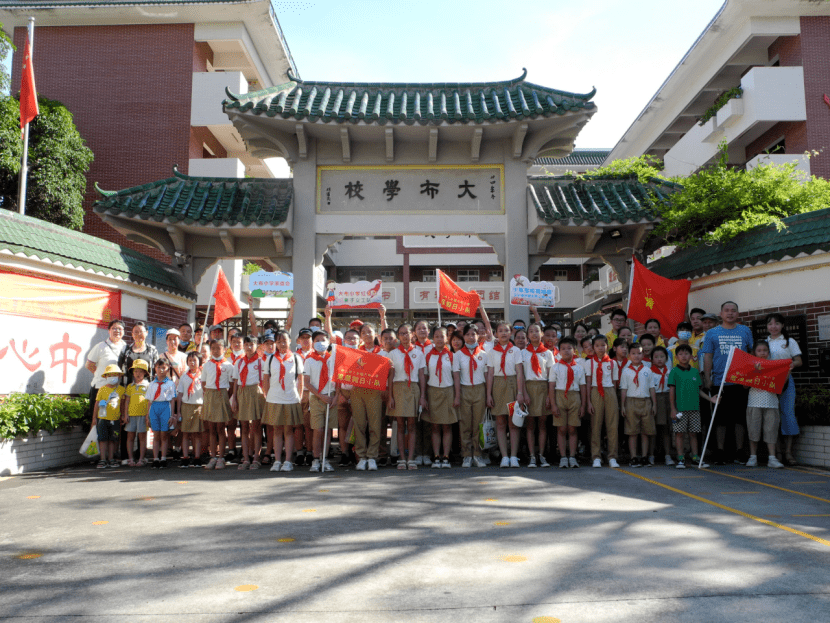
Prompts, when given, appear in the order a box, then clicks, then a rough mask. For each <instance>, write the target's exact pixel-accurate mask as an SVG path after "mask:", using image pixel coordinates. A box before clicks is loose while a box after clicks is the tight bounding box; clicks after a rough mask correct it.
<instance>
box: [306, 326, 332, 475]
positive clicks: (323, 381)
mask: <svg viewBox="0 0 830 623" xmlns="http://www.w3.org/2000/svg"><path fill="white" fill-rule="evenodd" d="M311 339H312V340H313V342H312V353H311V354H310V355H308V357H306V359H305V364H304V367H303V375H304V376H305V377H306V378H305V379H304V381H305V385H306V386H307V387H308V392H309V399H308V404H309V409H310V410H311V428H312V430H313V431H314V433H313V440H312V452H313V454H314V460H313V461H312V463H311V467H310V468H309V470H308V471H310V472H319V471H321V470H322V471H323V472H333V471H334V468H333V467H332V466H331V463H329V461H328V458H326V451H327V449H328V446H329V444H331V431H332V429H333V428H334V424H335V420H334V419H331V418H330V417H329V413H330V411H331V405H336V404H337V402H338V400H339V399H340V386H339V385H335V383H334V381H333V379H334V362H335V359H336V357H337V355H336V350H335V349H336V348H337V347H336V346H331V347H330V348H329V334H328V333H327V332H325V331H323V330H322V329H318V330H316V331H315V332H314V335H313V336H312V338H311ZM332 353H334V355H332ZM324 407H325V408H324ZM324 414H325V415H324Z"/></svg>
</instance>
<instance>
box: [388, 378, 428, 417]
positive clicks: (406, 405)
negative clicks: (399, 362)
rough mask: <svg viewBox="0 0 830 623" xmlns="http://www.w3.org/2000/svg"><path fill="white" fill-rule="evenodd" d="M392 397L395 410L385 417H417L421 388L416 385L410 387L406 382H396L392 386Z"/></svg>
mask: <svg viewBox="0 0 830 623" xmlns="http://www.w3.org/2000/svg"><path fill="white" fill-rule="evenodd" d="M392 397H393V398H394V399H395V408H394V409H393V410H392V411H390V412H389V413H388V414H387V415H390V416H393V417H415V416H416V415H418V402H419V399H420V397H421V386H420V385H418V383H412V384H411V385H410V384H409V383H407V382H406V381H396V382H395V383H393V384H392Z"/></svg>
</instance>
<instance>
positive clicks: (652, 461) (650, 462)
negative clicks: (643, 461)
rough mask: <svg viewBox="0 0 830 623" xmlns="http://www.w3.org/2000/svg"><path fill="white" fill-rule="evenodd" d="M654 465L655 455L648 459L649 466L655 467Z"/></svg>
mask: <svg viewBox="0 0 830 623" xmlns="http://www.w3.org/2000/svg"><path fill="white" fill-rule="evenodd" d="M654 463H655V461H654V455H653V454H652V455H651V456H649V457H648V464H649V465H654Z"/></svg>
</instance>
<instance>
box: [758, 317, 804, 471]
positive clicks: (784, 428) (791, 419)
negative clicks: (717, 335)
mask: <svg viewBox="0 0 830 623" xmlns="http://www.w3.org/2000/svg"><path fill="white" fill-rule="evenodd" d="M766 323H767V331H768V332H769V337H768V338H767V343H768V344H769V358H770V359H792V361H793V362H792V363H791V364H790V372H792V371H793V370H794V369H795V368H800V367H801V364H802V361H801V348H799V346H798V342H796V341H795V340H794V339H792V338H791V337H790V336H789V335H788V334H787V330H786V329H785V328H784V316H782V315H781V314H775V313H774V314H769V315H768V316H767V318H766ZM778 410H779V412H780V413H781V434H782V435H783V436H784V464H785V465H797V462H796V460H795V458H794V457H793V439H795V436H796V435H798V434H799V433H800V432H801V430H800V429H799V428H798V421H797V420H796V419H795V382H794V381H793V376H792V374H790V376H789V377H788V378H787V386H786V388H785V389H784V391H783V392H781V395H780V396H779V398H778Z"/></svg>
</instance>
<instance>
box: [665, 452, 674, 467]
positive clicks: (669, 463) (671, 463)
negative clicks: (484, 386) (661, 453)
mask: <svg viewBox="0 0 830 623" xmlns="http://www.w3.org/2000/svg"><path fill="white" fill-rule="evenodd" d="M666 465H668V466H669V467H671V466H672V465H674V461H673V460H672V458H671V454H667V455H666Z"/></svg>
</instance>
